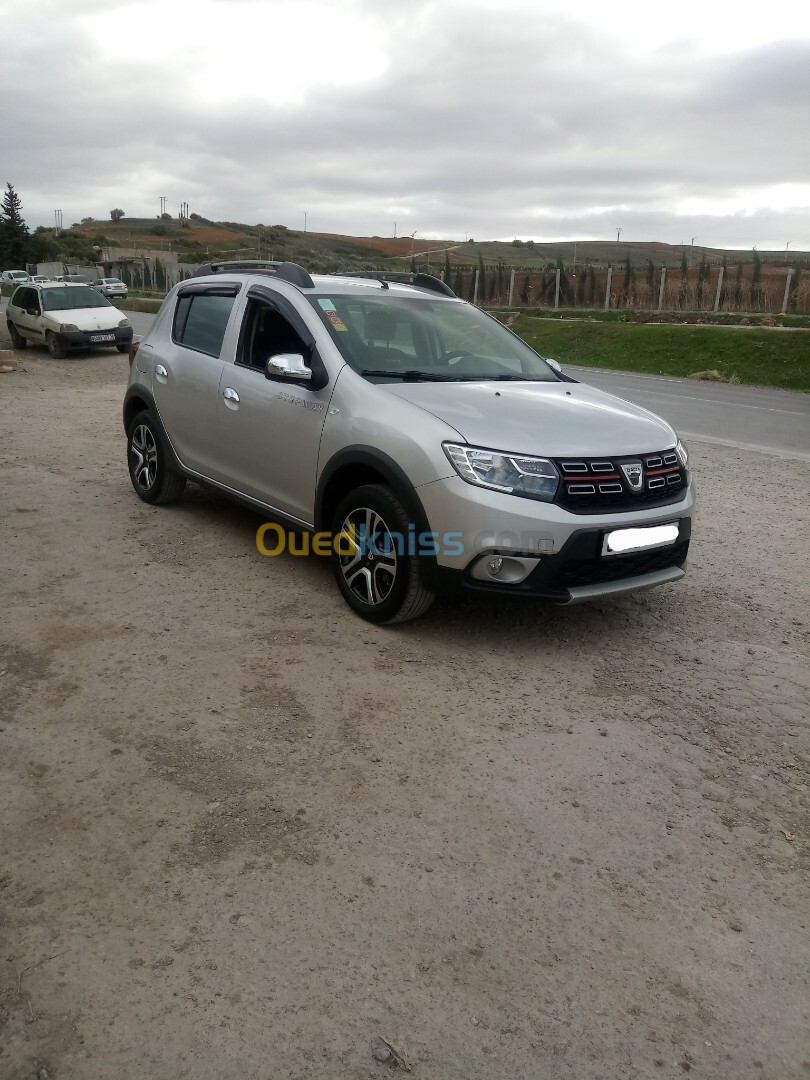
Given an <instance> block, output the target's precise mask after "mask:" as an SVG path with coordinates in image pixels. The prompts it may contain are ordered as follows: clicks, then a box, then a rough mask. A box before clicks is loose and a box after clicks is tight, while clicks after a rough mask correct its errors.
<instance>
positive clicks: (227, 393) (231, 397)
mask: <svg viewBox="0 0 810 1080" xmlns="http://www.w3.org/2000/svg"><path fill="white" fill-rule="evenodd" d="M222 396H223V397H224V398H225V400H226V401H232V402H233V404H234V405H238V404H239V395H238V394H237V392H236V391H235V390H234V389H233V388H232V387H230V386H226V387H225V389H224V390H223V391H222Z"/></svg>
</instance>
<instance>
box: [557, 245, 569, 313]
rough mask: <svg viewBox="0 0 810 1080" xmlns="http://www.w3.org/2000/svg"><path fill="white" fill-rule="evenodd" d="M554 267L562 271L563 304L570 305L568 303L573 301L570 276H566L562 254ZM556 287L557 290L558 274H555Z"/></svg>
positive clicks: (561, 294) (561, 297)
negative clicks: (569, 281) (569, 282)
mask: <svg viewBox="0 0 810 1080" xmlns="http://www.w3.org/2000/svg"><path fill="white" fill-rule="evenodd" d="M554 269H555V270H559V271H560V300H561V301H562V303H563V304H565V305H568V304H570V303H571V286H570V285H569V284H568V277H567V276H566V273H565V267H564V266H563V261H562V256H561V255H558V256H557V265H556V266H555V267H554ZM554 287H555V290H556V287H557V280H556V275H555V279H554Z"/></svg>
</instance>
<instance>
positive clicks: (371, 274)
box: [329, 270, 456, 296]
mask: <svg viewBox="0 0 810 1080" xmlns="http://www.w3.org/2000/svg"><path fill="white" fill-rule="evenodd" d="M329 276H330V277H357V278H371V279H372V280H376V281H379V282H380V283H381V284H382V286H383V288H384V289H387V288H388V282H389V281H393V282H395V283H398V284H400V285H415V286H416V287H417V288H418V289H429V290H430V291H431V292H437V293H441V294H442V296H455V295H456V294H455V293H454V292H453V290H452V289H451V288H450V286H449V285H447V284H446V283H445V282H444V281H442V280H441V278H437V277H433V275H432V274H411V273H408V272H406V271H399V270H339V271H337V272H336V273H334V274H330V275H329Z"/></svg>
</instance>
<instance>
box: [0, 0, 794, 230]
mask: <svg viewBox="0 0 810 1080" xmlns="http://www.w3.org/2000/svg"><path fill="white" fill-rule="evenodd" d="M310 3H312V0H299V4H298V5H296V7H297V8H299V9H302V8H307V5H308V4H310ZM122 7H123V8H124V9H125V11H126V12H127V13H128V17H129V18H131V19H132V20H139V21H142V20H144V19H146V18H150V19H152V20H153V22H154V38H153V40H154V41H155V43H156V48H155V49H154V50H151V51H150V49H148V48H146V49H144V48H142V47H139V48H138V50H137V51H136V52H132V51H130V49H129V45H128V41H127V40H126V38H124V39H121V40H106V39H105V38H104V37H103V34H102V37H101V45H98V44H97V40H98V35H97V34H96V33H94V31H97V30H98V29H99V27H100V26H101V24H99V23H98V21H97V20H98V19H99V15H98V5H97V3H96V0H93V2H88V0H74V3H72V4H71V15H70V16H67V17H66V16H65V14H64V12H65V9H64V6H63V5H62V4H57V3H56V2H55V0H37V3H36V4H33V5H32V4H31V3H28V2H24V3H18V2H17V0H12V2H11V5H10V7H9V8H8V10H6V7H4V18H5V24H6V25H5V38H6V49H5V60H4V64H3V66H2V69H0V100H2V101H3V102H4V103H6V105H7V106H8V104H9V103H11V107H10V108H8V107H6V108H5V109H4V112H3V118H2V120H0V145H2V147H3V152H2V157H1V158H0V160H2V164H3V166H4V170H3V175H0V181H3V182H5V180H6V179H8V180H11V181H12V182H13V183H14V184H15V186H16V188H17V190H18V192H19V194H20V195H21V197H22V199H23V203H24V208H25V209H24V212H25V214H26V216H27V218H28V220H29V222H30V223H31V224H47V223H50V221H52V219H53V209H54V208H57V207H58V208H60V209H62V210H63V212H64V215H65V221H66V223H67V222H69V221H73V220H78V219H79V218H80V217H84V216H87V215H92V216H96V217H106V216H107V213H108V211H109V209H110V208H111V207H112V206H122V207H124V208H125V209H126V211H127V212H128V213H130V214H133V215H134V214H152V213H155V212H156V210H157V198H158V196H159V195H167V196H168V199H169V207H170V209H172V210H174V211H175V212H176V207H177V205H179V203H180V201H181V200H187V201H188V202H189V203H190V204H191V208H192V209H193V210H196V211H198V212H199V213H201V214H203V215H205V216H207V217H212V218H215V219H230V220H245V221H253V222H255V221H263V222H265V223H267V224H271V223H275V222H279V223H284V224H288V225H291V226H293V227H296V226H299V225H300V224H302V222H303V212H304V210H306V211H307V213H308V219H309V225H310V228H313V229H315V230H318V231H334V232H352V233H359V234H364V233H368V234H387V233H390V232H391V230H392V228H393V222H394V221H395V220H396V221H397V222H398V225H399V231H400V233H405V232H410V231H412V230H413V229H414V228H416V229H418V231H419V234H420V235H436V236H456V237H458V236H463V235H464V234H465V233H467V234H471V235H474V236H475V237H476V238H477V239H483V238H487V237H507V238H508V237H511V236H522V237H534V238H536V239H543V238H554V237H562V236H572V237H575V236H582V237H585V236H599V237H601V236H605V237H608V236H610V235H611V234H613V233H614V230H615V228H616V227H617V226H622V227H623V228H624V230H625V232H624V234H623V238H624V239H637V240H642V239H657V240H666V241H670V242H674V243H678V242H681V241H682V240H683V239H684V238H686V239H688V238H689V237H690V236H692V235H696V234H698V235H700V236H701V237H702V239H703V242H704V243H706V244H711V245H718V246H722V245H728V246H737V245H740V246H750V245H753V244H755V243H756V244H758V246H760V247H762V248H764V247H768V246H775V247H783V246H784V243H785V242H787V241H788V240H790V241H791V246H792V247H793V248H794V249H797V248H805V249H808V248H810V194H808V192H809V191H810V140H807V139H806V137H803V135H804V133H806V132H807V131H808V130H810V40H807V39H797V40H785V41H783V42H772V43H770V44H767V45H764V46H761V47H757V48H752V49H747V50H745V51H737V52H729V53H726V54H714V55H707V53H706V52H705V51H704V50H703V49H701V48H700V47H699V46H698V45H697V44H695V43H694V42H689V41H673V42H669V43H667V44H666V45H664V46H662V47H658V48H653V49H650V50H649V51H647V52H644V51H642V50H639V49H638V48H636V47H633V43H632V41H626V42H623V41H622V40H621V38H620V37H619V35H610V34H607V33H606V32H605V31H603V30H600V29H599V28H598V27H596V26H595V25H588V24H587V23H585V22H582V21H576V20H575V19H573V18H572V17H570V16H564V15H560V14H554V13H553V12H552V11H551V10H550V9H549V8H547V7H545V6H544V5H538V6H529V5H526V4H520V3H515V4H512V3H511V2H509V0H504V2H503V3H500V4H497V5H494V4H485V3H482V2H481V0H478V2H477V3H473V2H472V0H470V2H468V3H466V4H461V3H459V2H456V0H445V2H442V3H438V2H431V0H409V3H408V4H401V3H393V2H392V0H382V2H379V0H377V2H371V0H353V2H351V0H350V2H348V3H346V4H344V5H342V6H341V5H332V8H331V10H332V12H333V17H334V18H335V19H340V18H341V15H342V14H343V15H345V17H346V18H349V17H351V18H355V19H361V20H362V23H361V24H358V25H364V26H367V27H368V28H369V29H370V30H371V31H373V32H374V34H376V35H377V36H378V37H379V38H380V39H382V41H383V47H384V50H385V53H386V57H387V63H386V65H385V66H384V67H383V69H382V70H381V71H378V72H376V73H374V74H373V75H372V76H371V77H369V78H368V79H367V80H365V81H362V82H355V83H351V82H349V83H348V84H347V85H329V86H324V85H323V84H317V83H316V84H315V85H314V86H312V87H310V88H306V87H304V88H303V89H302V90H301V92H300V94H299V95H297V96H294V97H293V98H292V100H290V98H289V97H288V96H285V89H286V88H285V83H284V80H283V78H281V77H279V76H278V75H277V74H276V68H277V67H278V64H279V62H280V60H279V58H280V57H286V58H288V59H289V57H290V56H292V58H294V59H295V60H297V62H298V63H299V64H300V65H301V68H302V70H308V68H307V65H312V64H313V60H312V58H311V57H310V56H309V43H308V40H307V38H306V36H302V35H300V34H298V35H297V36H295V37H294V38H293V39H292V40H286V39H285V37H284V34H283V33H280V32H279V30H280V28H281V27H282V25H283V17H284V11H285V5H284V4H283V3H281V2H280V0H279V2H276V0H272V2H261V0H251V2H247V3H246V2H243V0H228V2H225V0H219V3H217V4H216V6H215V10H216V12H217V17H218V18H219V19H220V20H227V21H228V26H231V25H233V20H239V19H241V23H242V28H241V30H240V33H243V36H244V41H245V50H246V58H245V62H244V64H243V66H242V68H241V70H242V71H246V70H250V72H251V78H250V79H248V80H247V82H246V87H245V90H244V92H240V89H239V87H240V67H239V64H238V63H237V65H236V66H235V68H234V70H233V71H229V70H228V65H227V63H226V62H225V60H222V61H218V62H214V61H213V60H211V59H210V58H208V57H207V56H206V55H202V58H201V54H200V47H199V40H198V38H196V37H195V36H194V35H191V36H186V35H184V34H182V33H179V34H177V35H176V40H173V41H172V42H170V43H169V44H170V47H169V48H168V50H167V43H166V41H165V40H163V39H161V36H160V35H161V12H163V11H165V10H166V7H167V6H166V5H160V4H157V3H148V4H147V3H146V2H135V0H132V2H130V3H129V4H128V5H126V4H125V5H122ZM106 10H109V8H108V9H106ZM196 10H197V7H196V5H195V11H196ZM325 10H326V9H325V8H324V7H315V8H313V9H312V14H313V18H315V17H316V16H318V17H322V16H323V13H324V11H325ZM190 17H191V16H190ZM104 25H105V26H106V24H104ZM123 25H124V26H126V22H124V24H123ZM135 25H136V24H135V22H133V27H135ZM138 25H140V23H139V24H138ZM225 25H226V24H225V23H224V22H222V21H220V23H219V24H213V25H212V26H211V27H210V34H211V35H212V39H214V40H215V39H216V35H217V30H218V29H219V30H220V31H222V30H223V28H224V27H225ZM254 38H255V39H258V41H259V42H260V45H261V49H260V50H258V51H257V46H256V40H253V39H254ZM139 40H140V38H139ZM157 45H159V48H158V47H157ZM257 56H260V57H261V63H262V64H264V63H266V69H261V70H259V71H258V72H257V71H256V70H255V66H256V64H257V63H259V61H258V60H257ZM264 57H266V60H265V59H264ZM236 59H237V60H238V59H239V58H238V57H237V58H236ZM372 60H374V58H373V57H370V58H369V64H370V67H371V68H372V69H373V66H374V65H373V63H372ZM356 62H357V63H360V64H362V63H363V58H362V57H361V58H360V60H357V61H356ZM246 65H247V66H246ZM282 66H283V65H282ZM257 75H258V81H257ZM257 86H258V87H259V89H257ZM201 87H202V88H203V89H202V91H201V89H200V88H201ZM259 91H261V92H259ZM787 184H794V185H804V188H803V189H800V188H797V189H796V193H795V195H794V197H793V199H792V200H791V199H790V198H787V197H783V199H782V203H783V208H780V205H779V204H775V203H774V201H773V195H772V192H771V191H770V190H769V189H771V188H773V187H774V186H775V185H787ZM686 210H688V211H689V212H688V213H687V212H686ZM709 210H711V213H709V212H708V211H709Z"/></svg>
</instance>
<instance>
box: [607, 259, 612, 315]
mask: <svg viewBox="0 0 810 1080" xmlns="http://www.w3.org/2000/svg"><path fill="white" fill-rule="evenodd" d="M612 279H613V267H612V266H609V267H608V276H607V285H606V286H605V311H607V310H608V308H609V307H610V282H611V281H612Z"/></svg>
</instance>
